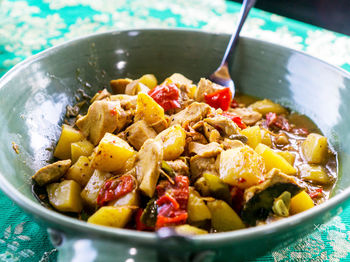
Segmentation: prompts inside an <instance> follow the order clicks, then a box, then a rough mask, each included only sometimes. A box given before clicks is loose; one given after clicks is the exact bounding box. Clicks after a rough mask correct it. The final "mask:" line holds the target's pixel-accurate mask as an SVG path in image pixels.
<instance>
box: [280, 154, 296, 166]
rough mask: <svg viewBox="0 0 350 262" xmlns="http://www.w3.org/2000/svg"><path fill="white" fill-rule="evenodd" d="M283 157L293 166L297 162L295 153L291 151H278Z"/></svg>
mask: <svg viewBox="0 0 350 262" xmlns="http://www.w3.org/2000/svg"><path fill="white" fill-rule="evenodd" d="M277 154H279V155H280V156H281V157H283V158H284V159H285V160H287V161H288V163H289V164H290V165H291V166H293V165H294V162H295V154H294V153H292V152H289V151H280V152H277Z"/></svg>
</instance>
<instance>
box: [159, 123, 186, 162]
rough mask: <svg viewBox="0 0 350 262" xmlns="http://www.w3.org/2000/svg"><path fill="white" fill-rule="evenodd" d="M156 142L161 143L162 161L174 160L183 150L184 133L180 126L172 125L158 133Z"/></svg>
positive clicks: (184, 142)
mask: <svg viewBox="0 0 350 262" xmlns="http://www.w3.org/2000/svg"><path fill="white" fill-rule="evenodd" d="M156 140H160V141H162V142H163V159H164V160H175V159H176V158H178V157H179V156H180V155H181V154H182V152H183V151H184V149H185V144H186V132H185V130H184V129H183V128H182V127H181V126H180V125H174V126H171V127H169V128H167V129H165V130H164V131H162V132H161V133H159V134H158V136H157V137H156Z"/></svg>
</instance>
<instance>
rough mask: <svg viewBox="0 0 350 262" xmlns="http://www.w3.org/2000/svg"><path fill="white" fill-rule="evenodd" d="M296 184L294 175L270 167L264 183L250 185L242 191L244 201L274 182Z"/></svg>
mask: <svg viewBox="0 0 350 262" xmlns="http://www.w3.org/2000/svg"><path fill="white" fill-rule="evenodd" d="M279 183H281V184H296V181H295V179H294V177H292V176H288V175H285V174H283V173H282V172H281V171H279V170H278V169H275V168H274V169H271V171H270V172H269V173H267V175H266V180H265V182H264V183H262V184H260V185H257V186H252V187H250V188H248V189H247V190H245V192H244V201H245V202H248V201H249V200H250V199H251V198H252V197H253V196H254V195H256V194H257V193H259V192H261V191H263V190H265V189H267V188H269V187H271V186H273V185H275V184H279Z"/></svg>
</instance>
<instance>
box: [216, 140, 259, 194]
mask: <svg viewBox="0 0 350 262" xmlns="http://www.w3.org/2000/svg"><path fill="white" fill-rule="evenodd" d="M219 170H220V178H221V179H222V181H224V182H225V183H227V184H229V185H233V186H237V187H239V188H242V189H245V188H248V187H251V186H253V185H257V184H258V183H259V182H260V181H263V180H264V172H265V165H264V161H263V159H262V158H261V156H260V155H259V154H257V153H256V152H255V151H254V150H253V149H251V148H250V147H249V146H242V147H237V148H233V149H229V150H226V151H223V152H221V155H220V168H219Z"/></svg>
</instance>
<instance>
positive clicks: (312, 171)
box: [300, 164, 331, 185]
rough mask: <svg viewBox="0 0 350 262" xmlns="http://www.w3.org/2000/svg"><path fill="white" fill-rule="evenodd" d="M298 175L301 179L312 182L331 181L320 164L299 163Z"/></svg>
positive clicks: (322, 182) (323, 183)
mask: <svg viewBox="0 0 350 262" xmlns="http://www.w3.org/2000/svg"><path fill="white" fill-rule="evenodd" d="M300 176H301V178H302V179H303V180H305V181H310V182H312V183H314V184H321V185H327V184H329V183H330V182H331V179H330V177H329V175H328V174H327V171H326V169H325V168H324V167H323V166H320V165H312V164H311V165H309V164H304V165H301V166H300Z"/></svg>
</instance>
